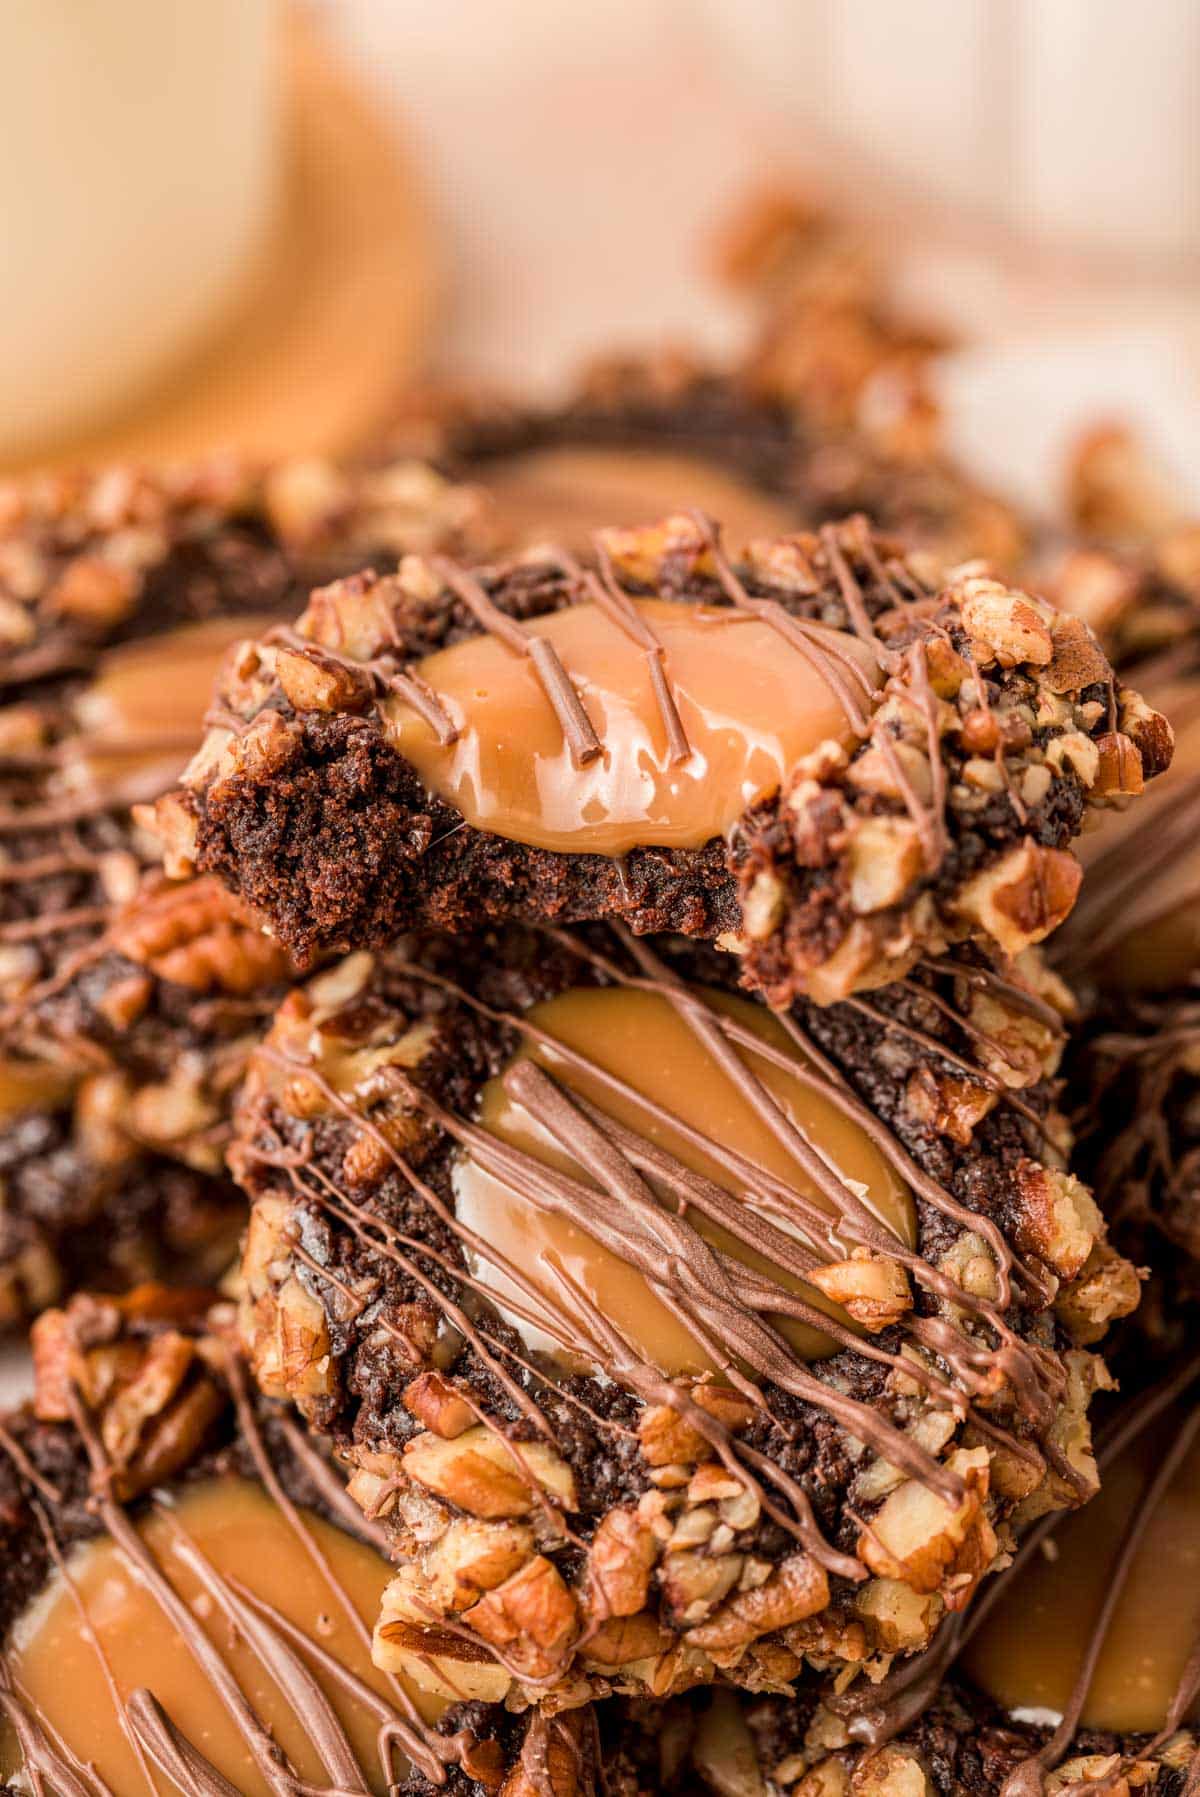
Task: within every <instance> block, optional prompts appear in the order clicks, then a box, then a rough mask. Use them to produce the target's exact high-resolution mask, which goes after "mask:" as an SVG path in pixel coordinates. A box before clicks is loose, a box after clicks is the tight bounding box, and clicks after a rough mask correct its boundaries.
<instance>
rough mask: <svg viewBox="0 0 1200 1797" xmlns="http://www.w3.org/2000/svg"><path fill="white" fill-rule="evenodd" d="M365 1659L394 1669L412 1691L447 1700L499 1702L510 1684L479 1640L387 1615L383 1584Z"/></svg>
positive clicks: (385, 1670)
mask: <svg viewBox="0 0 1200 1797" xmlns="http://www.w3.org/2000/svg"><path fill="white" fill-rule="evenodd" d="M371 1658H372V1659H373V1660H374V1662H375V1664H376V1665H377V1666H378V1667H379V1668H380V1670H381V1671H383V1672H395V1673H399V1674H400V1675H401V1677H403V1678H406V1679H408V1680H410V1681H411V1683H412V1684H413V1685H414V1686H415V1687H416V1689H417V1690H418V1691H429V1692H432V1693H433V1694H434V1695H435V1696H438V1697H445V1698H448V1699H449V1701H450V1702H451V1703H470V1702H479V1703H503V1701H504V1699H505V1698H506V1697H507V1695H508V1693H509V1691H510V1690H511V1688H512V1682H513V1677H512V1673H511V1672H508V1671H506V1670H505V1668H504V1667H503V1666H501V1664H500V1663H499V1661H498V1660H497V1659H495V1658H494V1656H493V1655H492V1653H491V1651H490V1649H488V1648H487V1647H485V1646H484V1644H483V1642H482V1641H478V1642H476V1641H471V1640H470V1639H464V1638H463V1637H462V1636H461V1635H458V1634H453V1633H451V1631H450V1630H449V1629H442V1628H438V1627H437V1625H436V1624H433V1623H423V1624H422V1623H416V1622H409V1621H408V1620H406V1619H405V1618H404V1617H397V1616H392V1615H390V1614H389V1612H388V1608H387V1589H386V1588H385V1590H384V1594H383V1609H382V1611H381V1612H380V1617H379V1620H378V1622H377V1623H376V1625H375V1639H374V1641H373V1643H372V1646H371Z"/></svg>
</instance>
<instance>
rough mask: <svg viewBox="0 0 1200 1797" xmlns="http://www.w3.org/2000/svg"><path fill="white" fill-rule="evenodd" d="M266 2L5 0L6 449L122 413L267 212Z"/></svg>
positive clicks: (2, 403)
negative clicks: (110, 414) (116, 412)
mask: <svg viewBox="0 0 1200 1797" xmlns="http://www.w3.org/2000/svg"><path fill="white" fill-rule="evenodd" d="M274 12H275V0H3V4H0V221H2V226H0V451H2V452H16V451H19V450H23V449H25V448H27V447H31V446H34V445H36V444H39V443H41V442H44V441H46V440H48V439H50V438H53V437H57V436H59V435H64V436H65V435H68V434H70V433H71V432H74V431H76V430H79V429H83V428H84V427H86V426H87V425H88V424H90V423H91V422H92V421H94V420H96V419H98V418H101V417H103V416H104V415H106V414H108V413H109V412H111V411H112V410H114V409H119V408H120V407H121V406H122V405H124V404H126V403H127V402H129V401H130V400H131V399H132V398H134V397H135V396H136V393H137V391H138V390H139V389H140V388H142V387H143V386H145V385H147V384H148V383H149V382H151V381H152V380H153V379H155V378H156V377H157V376H159V375H160V374H161V373H162V372H163V370H164V369H166V368H167V367H168V366H169V365H170V364H171V363H172V362H174V361H175V360H176V359H177V358H178V357H179V356H180V355H181V354H182V353H183V352H185V351H186V350H187V349H189V348H190V347H191V346H192V345H193V343H194V342H195V341H196V340H197V339H198V338H199V337H200V336H202V335H203V334H204V332H205V331H206V329H207V328H208V327H210V326H211V324H212V323H213V321H214V319H215V318H216V317H217V316H218V315H219V314H220V312H221V311H222V310H223V308H224V307H225V306H226V305H227V304H229V303H230V302H231V300H232V298H233V296H234V294H235V292H236V290H237V288H238V287H239V285H240V283H241V281H242V279H243V278H244V276H245V273H246V269H247V266H248V262H249V260H250V259H251V258H252V256H253V253H254V251H255V249H256V248H257V245H258V242H259V238H260V234H261V232H262V230H263V227H264V225H265V223H266V221H267V217H268V212H269V206H270V202H271V197H272V181H273V156H272V147H273V144H274V138H275V130H274V126H275V120H274V110H273V106H272V104H271V96H272V94H273V91H274V82H273V79H272V57H271V54H270V45H271V41H272V31H271V23H272V18H273V15H274Z"/></svg>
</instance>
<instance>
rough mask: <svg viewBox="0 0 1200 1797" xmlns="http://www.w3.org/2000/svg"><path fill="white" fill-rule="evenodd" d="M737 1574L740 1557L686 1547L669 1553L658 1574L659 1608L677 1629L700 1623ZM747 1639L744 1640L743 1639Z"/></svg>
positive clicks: (713, 1607) (738, 1555) (717, 1602)
mask: <svg viewBox="0 0 1200 1797" xmlns="http://www.w3.org/2000/svg"><path fill="white" fill-rule="evenodd" d="M741 1571H742V1557H741V1555H740V1554H720V1555H717V1556H716V1557H714V1556H713V1555H712V1554H709V1553H703V1552H701V1553H695V1552H692V1551H690V1550H689V1549H687V1548H684V1549H683V1550H682V1551H681V1552H679V1553H672V1554H671V1556H670V1558H669V1559H668V1560H666V1561H665V1562H664V1571H663V1574H662V1606H663V1611H664V1613H665V1615H666V1617H667V1619H668V1621H670V1622H671V1623H673V1624H674V1625H675V1626H677V1627H686V1626H687V1625H688V1624H689V1623H697V1622H701V1621H703V1619H704V1618H705V1617H706V1616H709V1615H710V1614H711V1613H712V1611H713V1610H715V1609H716V1607H717V1605H718V1604H719V1603H722V1602H723V1601H724V1600H725V1598H727V1597H728V1596H729V1593H730V1592H731V1591H732V1590H733V1588H734V1586H735V1585H736V1584H737V1582H738V1580H739V1578H740V1577H741ZM756 1595H757V1594H756ZM751 1632H752V1633H758V1632H760V1631H757V1630H754V1631H751ZM749 1638H750V1637H749V1636H747V1637H746V1639H747V1640H748V1639H749ZM704 1645H706V1646H708V1645H712V1644H711V1643H704Z"/></svg>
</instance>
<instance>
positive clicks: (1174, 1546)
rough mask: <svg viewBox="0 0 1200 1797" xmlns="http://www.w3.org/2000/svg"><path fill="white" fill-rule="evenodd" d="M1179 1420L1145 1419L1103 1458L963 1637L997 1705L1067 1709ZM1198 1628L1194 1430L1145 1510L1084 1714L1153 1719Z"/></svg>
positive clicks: (1199, 1500)
mask: <svg viewBox="0 0 1200 1797" xmlns="http://www.w3.org/2000/svg"><path fill="white" fill-rule="evenodd" d="M1181 1421H1182V1419H1181V1418H1180V1416H1179V1415H1178V1414H1175V1415H1174V1416H1172V1417H1170V1418H1169V1419H1168V1421H1167V1423H1166V1425H1165V1427H1164V1426H1163V1425H1161V1424H1160V1425H1159V1426H1157V1427H1155V1428H1153V1429H1150V1430H1147V1431H1146V1433H1145V1436H1144V1438H1143V1439H1141V1440H1139V1441H1138V1442H1136V1443H1135V1444H1134V1445H1133V1446H1132V1447H1131V1448H1129V1449H1128V1450H1126V1452H1124V1453H1123V1454H1121V1455H1120V1456H1118V1458H1117V1459H1116V1460H1115V1461H1114V1462H1113V1464H1112V1466H1111V1467H1108V1468H1106V1470H1105V1473H1104V1477H1103V1479H1102V1481H1101V1485H1100V1491H1099V1493H1098V1495H1097V1496H1096V1497H1094V1498H1093V1499H1092V1500H1091V1502H1090V1503H1089V1504H1087V1505H1086V1506H1085V1507H1084V1508H1083V1509H1082V1510H1079V1511H1076V1512H1075V1513H1074V1514H1073V1515H1072V1516H1070V1517H1068V1518H1067V1519H1066V1520H1065V1521H1064V1522H1063V1523H1062V1524H1061V1525H1060V1527H1059V1528H1058V1529H1057V1530H1056V1531H1055V1533H1054V1535H1053V1537H1052V1539H1051V1541H1050V1542H1049V1543H1047V1544H1046V1546H1045V1547H1044V1548H1043V1549H1042V1551H1041V1552H1039V1553H1037V1554H1035V1556H1034V1558H1033V1559H1032V1560H1031V1562H1030V1563H1029V1565H1028V1566H1026V1567H1025V1568H1023V1569H1022V1571H1021V1572H1020V1573H1019V1574H1018V1576H1017V1577H1015V1578H1014V1579H1013V1581H1012V1584H1011V1586H1010V1588H1009V1589H1008V1590H1007V1591H1006V1592H1005V1594H1004V1597H1003V1599H1002V1600H1001V1601H1000V1602H999V1603H998V1604H997V1605H996V1608H995V1609H994V1610H993V1611H992V1612H991V1614H990V1615H989V1616H988V1618H987V1620H986V1622H985V1623H984V1624H983V1626H982V1627H981V1628H980V1630H979V1632H978V1634H977V1635H976V1636H975V1638H974V1640H972V1641H971V1643H970V1645H969V1646H968V1648H967V1650H966V1654H965V1656H964V1664H965V1666H966V1669H967V1671H968V1673H969V1674H970V1676H971V1677H972V1678H973V1679H975V1680H976V1681H977V1682H978V1683H979V1684H980V1685H982V1687H983V1689H984V1690H985V1691H987V1692H988V1693H989V1694H990V1695H991V1696H992V1697H994V1698H995V1699H996V1700H997V1702H999V1703H1001V1704H1003V1706H1004V1707H1005V1709H1008V1710H1018V1711H1020V1712H1021V1713H1022V1714H1024V1713H1025V1712H1027V1711H1030V1710H1050V1711H1052V1712H1053V1713H1054V1714H1055V1715H1056V1716H1058V1715H1061V1714H1063V1712H1064V1711H1065V1710H1066V1707H1067V1704H1068V1702H1069V1700H1070V1697H1071V1691H1072V1687H1073V1686H1074V1684H1075V1681H1076V1679H1077V1677H1078V1676H1079V1672H1080V1668H1081V1666H1082V1664H1083V1660H1084V1655H1085V1653H1086V1652H1087V1649H1088V1647H1089V1644H1090V1643H1091V1641H1092V1639H1093V1635H1094V1633H1095V1631H1096V1628H1097V1623H1098V1618H1099V1615H1100V1607H1101V1604H1102V1603H1103V1601H1104V1598H1105V1595H1106V1593H1107V1592H1108V1590H1109V1587H1110V1585H1111V1584H1112V1581H1113V1578H1114V1575H1115V1572H1116V1563H1117V1557H1118V1554H1119V1552H1120V1548H1121V1541H1122V1537H1123V1535H1124V1533H1125V1531H1126V1529H1127V1528H1128V1526H1129V1524H1130V1519H1131V1518H1132V1517H1133V1516H1134V1515H1135V1513H1136V1511H1137V1509H1138V1505H1139V1503H1140V1502H1141V1500H1142V1499H1143V1497H1144V1496H1145V1493H1146V1490H1147V1487H1148V1485H1149V1483H1150V1480H1151V1478H1152V1476H1153V1474H1154V1472H1155V1470H1156V1468H1157V1467H1158V1466H1160V1465H1161V1463H1162V1457H1163V1454H1164V1453H1165V1452H1166V1450H1167V1448H1168V1447H1169V1445H1170V1443H1171V1440H1172V1439H1173V1437H1174V1435H1175V1434H1176V1433H1177V1432H1178V1429H1179V1426H1180V1423H1181ZM1047 1548H1048V1549H1049V1551H1048V1552H1047V1551H1046V1549H1047ZM1198 1638H1200V1442H1194V1443H1193V1444H1192V1447H1191V1449H1190V1450H1189V1452H1188V1453H1187V1455H1186V1456H1185V1458H1184V1460H1183V1463H1182V1464H1181V1466H1180V1468H1179V1470H1178V1472H1177V1473H1176V1475H1175V1477H1174V1479H1173V1480H1172V1481H1171V1484H1170V1486H1169V1487H1168V1489H1167V1492H1166V1494H1165V1496H1164V1497H1163V1499H1162V1501H1161V1502H1160V1503H1159V1504H1157V1505H1156V1506H1155V1507H1154V1508H1153V1509H1152V1510H1150V1511H1149V1512H1148V1513H1147V1514H1146V1516H1145V1521H1144V1524H1143V1527H1142V1532H1141V1536H1140V1541H1139V1544H1138V1547H1137V1553H1136V1557H1135V1559H1134V1561H1133V1563H1132V1565H1131V1567H1130V1570H1129V1574H1128V1577H1127V1579H1126V1580H1125V1582H1124V1585H1123V1587H1122V1589H1121V1593H1120V1596H1119V1598H1118V1600H1117V1606H1116V1610H1115V1613H1114V1615H1113V1617H1112V1621H1111V1624H1110V1626H1109V1628H1108V1629H1107V1630H1106V1631H1105V1633H1104V1638H1103V1642H1102V1645H1101V1649H1100V1657H1099V1660H1098V1663H1097V1666H1096V1671H1095V1676H1094V1677H1093V1679H1092V1682H1091V1686H1090V1688H1089V1691H1088V1695H1087V1698H1086V1700H1085V1702H1084V1705H1083V1711H1082V1715H1081V1718H1080V1720H1081V1722H1082V1724H1083V1725H1084V1726H1085V1727H1091V1728H1111V1729H1116V1730H1121V1731H1125V1730H1139V1731H1140V1730H1146V1731H1147V1732H1153V1731H1155V1730H1157V1729H1160V1728H1161V1727H1162V1726H1163V1719H1164V1717H1165V1716H1166V1714H1167V1710H1168V1706H1169V1705H1170V1703H1171V1702H1172V1700H1173V1698H1174V1697H1175V1693H1176V1690H1177V1688H1178V1687H1179V1683H1180V1679H1181V1677H1182V1674H1183V1671H1184V1667H1185V1666H1186V1664H1187V1661H1188V1657H1189V1655H1190V1654H1191V1653H1192V1651H1193V1649H1194V1647H1195V1645H1196V1642H1197V1639H1198ZM1193 1713H1194V1715H1195V1714H1197V1713H1200V1712H1195V1711H1194V1712H1193Z"/></svg>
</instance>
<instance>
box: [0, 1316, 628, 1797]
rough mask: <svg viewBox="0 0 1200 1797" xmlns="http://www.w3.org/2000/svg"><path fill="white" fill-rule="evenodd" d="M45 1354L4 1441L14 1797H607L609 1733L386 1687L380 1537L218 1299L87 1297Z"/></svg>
mask: <svg viewBox="0 0 1200 1797" xmlns="http://www.w3.org/2000/svg"><path fill="white" fill-rule="evenodd" d="M34 1358H35V1366H36V1392H35V1396H34V1399H33V1402H32V1404H31V1405H29V1406H27V1407H25V1408H24V1409H21V1410H19V1411H17V1412H16V1413H12V1414H9V1415H8V1416H6V1417H5V1418H4V1419H3V1421H2V1422H0V1538H2V1540H3V1548H4V1569H5V1570H4V1578H3V1580H2V1581H0V1632H2V1634H3V1641H4V1651H3V1676H2V1679H0V1709H2V1710H3V1712H4V1716H5V1719H6V1722H7V1725H8V1726H7V1728H6V1730H5V1731H4V1738H3V1741H2V1742H0V1767H2V1771H3V1774H4V1775H6V1776H7V1777H8V1778H11V1779H13V1780H14V1781H15V1782H14V1783H13V1784H11V1785H9V1784H6V1785H5V1786H4V1789H5V1790H12V1791H14V1792H15V1791H16V1790H17V1789H18V1788H20V1789H24V1788H27V1787H28V1786H29V1785H33V1786H35V1787H36V1788H38V1789H42V1788H52V1789H53V1790H54V1791H55V1792H62V1793H63V1797H86V1794H87V1793H90V1792H92V1791H93V1790H98V1789H103V1790H105V1791H113V1792H116V1791H130V1790H133V1789H134V1788H135V1787H136V1786H138V1785H139V1784H140V1783H142V1782H145V1781H151V1782H152V1774H151V1768H153V1774H154V1776H157V1777H161V1778H163V1779H164V1780H165V1781H166V1785H169V1786H170V1788H171V1789H178V1790H181V1791H189V1792H201V1791H202V1792H204V1793H211V1794H212V1797H221V1794H227V1793H231V1792H234V1791H237V1792H239V1793H243V1794H253V1793H260V1792H263V1793H277V1794H279V1797H283V1794H284V1793H295V1794H298V1793H300V1792H308V1793H317V1792H321V1791H329V1792H331V1793H333V1792H339V1793H342V1794H343V1797H345V1794H347V1793H349V1792H355V1793H362V1797H367V1793H370V1792H379V1793H383V1792H384V1791H388V1790H399V1789H403V1790H404V1791H405V1792H408V1793H412V1794H413V1797H417V1794H418V1793H421V1794H427V1793H429V1792H431V1791H433V1790H435V1789H436V1790H440V1791H442V1792H445V1793H447V1794H448V1797H470V1794H471V1793H476V1794H477V1793H480V1792H482V1791H488V1792H492V1793H496V1792H497V1791H502V1792H503V1793H505V1794H506V1797H532V1793H533V1792H534V1791H535V1790H536V1791H539V1792H545V1793H551V1792H552V1793H554V1797H577V1794H582V1793H587V1792H590V1791H592V1790H594V1789H595V1760H594V1726H593V1724H592V1721H591V1718H590V1716H589V1715H587V1714H586V1713H582V1714H577V1715H573V1716H567V1717H564V1718H561V1719H557V1720H554V1721H547V1720H546V1719H543V1718H540V1717H539V1718H536V1719H535V1720H534V1722H533V1724H532V1726H527V1725H526V1723H525V1722H523V1721H521V1720H519V1719H518V1718H516V1717H511V1716H506V1715H505V1714H504V1712H503V1711H499V1712H493V1713H491V1714H485V1713H484V1712H483V1711H482V1710H481V1708H480V1707H479V1706H478V1705H474V1706H473V1705H465V1704H452V1703H451V1704H447V1703H445V1702H438V1701H436V1700H433V1701H431V1700H430V1699H429V1698H428V1697H423V1696H421V1695H420V1694H419V1693H415V1692H414V1691H413V1690H412V1689H411V1687H409V1686H407V1685H406V1684H405V1683H404V1682H403V1681H402V1680H399V1679H396V1678H394V1677H392V1676H391V1675H388V1674H384V1673H381V1672H379V1671H378V1670H376V1669H375V1668H374V1667H373V1666H372V1664H371V1659H370V1620H371V1612H372V1609H373V1605H374V1601H375V1598H376V1595H377V1592H378V1589H379V1586H380V1584H381V1582H382V1581H383V1579H385V1578H386V1575H387V1566H386V1562H385V1561H384V1560H383V1559H382V1558H381V1555H380V1546H379V1531H378V1529H377V1528H375V1527H373V1526H372V1525H371V1524H370V1523H368V1522H367V1521H366V1520H365V1519H364V1518H363V1516H362V1515H361V1513H360V1512H359V1511H358V1510H357V1508H356V1507H355V1506H354V1505H353V1504H352V1503H351V1502H350V1501H349V1499H348V1498H347V1497H346V1495H345V1491H344V1488H343V1485H342V1480H341V1477H340V1476H339V1474H338V1472H337V1471H336V1469H335V1467H334V1465H333V1464H332V1463H331V1462H330V1460H329V1458H328V1456H327V1454H326V1453H325V1452H324V1450H323V1449H322V1448H321V1447H320V1445H319V1444H316V1443H313V1442H311V1441H309V1440H308V1439H307V1438H306V1437H305V1435H304V1433H303V1431H302V1430H300V1429H299V1428H298V1427H297V1426H296V1424H295V1423H294V1422H292V1421H290V1420H289V1419H288V1418H287V1417H286V1416H284V1415H282V1414H281V1412H280V1410H279V1407H278V1406H274V1405H271V1404H269V1403H267V1402H265V1401H264V1400H263V1399H262V1398H261V1397H259V1396H257V1395H255V1394H253V1393H252V1391H251V1389H250V1387H249V1385H248V1383H247V1381H246V1378H245V1374H244V1372H243V1371H242V1369H241V1367H240V1364H239V1362H238V1359H237V1355H236V1352H235V1351H234V1349H233V1347H232V1345H231V1343H230V1340H229V1338H228V1335H227V1332H225V1331H223V1329H222V1325H221V1312H220V1310H219V1309H218V1310H216V1311H212V1312H208V1311H207V1300H206V1299H205V1297H204V1295H203V1294H202V1293H185V1292H178V1291H176V1292H168V1291H166V1290H164V1289H161V1288H153V1287H143V1288H142V1289H140V1290H139V1291H136V1292H133V1293H131V1294H129V1296H128V1297H126V1298H123V1299H120V1300H104V1299H94V1298H84V1297H77V1298H76V1299H74V1300H73V1301H72V1303H71V1305H70V1306H69V1308H68V1309H67V1310H66V1311H51V1312H47V1313H46V1315H44V1316H43V1317H42V1318H41V1319H40V1321H39V1322H38V1324H37V1325H36V1327H35V1330H34ZM164 1788H165V1786H164Z"/></svg>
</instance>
